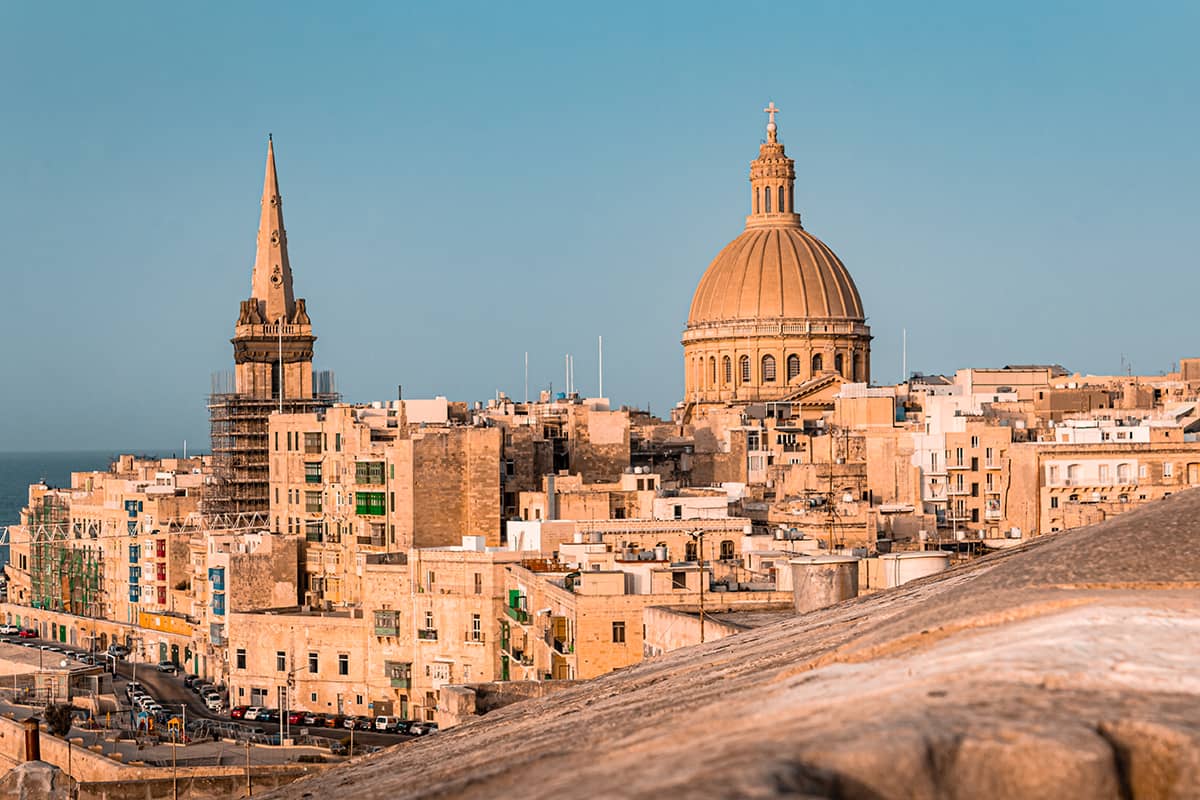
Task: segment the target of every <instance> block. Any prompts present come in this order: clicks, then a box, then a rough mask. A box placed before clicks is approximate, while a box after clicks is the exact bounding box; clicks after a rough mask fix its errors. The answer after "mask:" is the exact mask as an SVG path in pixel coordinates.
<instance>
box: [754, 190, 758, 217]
mask: <svg viewBox="0 0 1200 800" xmlns="http://www.w3.org/2000/svg"><path fill="white" fill-rule="evenodd" d="M753 213H755V214H757V213H758V189H755V190H754V211H753Z"/></svg>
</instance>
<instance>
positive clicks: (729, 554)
mask: <svg viewBox="0 0 1200 800" xmlns="http://www.w3.org/2000/svg"><path fill="white" fill-rule="evenodd" d="M721 560H722V561H732V560H733V541H732V540H731V539H725V540H723V541H722V542H721Z"/></svg>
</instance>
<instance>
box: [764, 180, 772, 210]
mask: <svg viewBox="0 0 1200 800" xmlns="http://www.w3.org/2000/svg"><path fill="white" fill-rule="evenodd" d="M763 200H764V201H765V202H764V203H763V206H764V208H763V211H764V212H765V213H767V214H770V213H771V187H770V186H764V187H763Z"/></svg>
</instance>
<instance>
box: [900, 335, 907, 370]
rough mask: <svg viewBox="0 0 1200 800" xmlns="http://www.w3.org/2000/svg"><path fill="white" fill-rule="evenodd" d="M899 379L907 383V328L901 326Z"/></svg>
mask: <svg viewBox="0 0 1200 800" xmlns="http://www.w3.org/2000/svg"><path fill="white" fill-rule="evenodd" d="M900 330H901V334H900V337H901V345H900V373H901V374H900V380H902V381H903V382H904V383H908V328H901V329H900Z"/></svg>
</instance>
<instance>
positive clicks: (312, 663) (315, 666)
mask: <svg viewBox="0 0 1200 800" xmlns="http://www.w3.org/2000/svg"><path fill="white" fill-rule="evenodd" d="M320 666H321V665H320V662H319V661H318V659H317V654H316V653H309V654H308V671H309V672H311V673H312V674H313V675H316V674H317V673H318V672H319V671H320Z"/></svg>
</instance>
